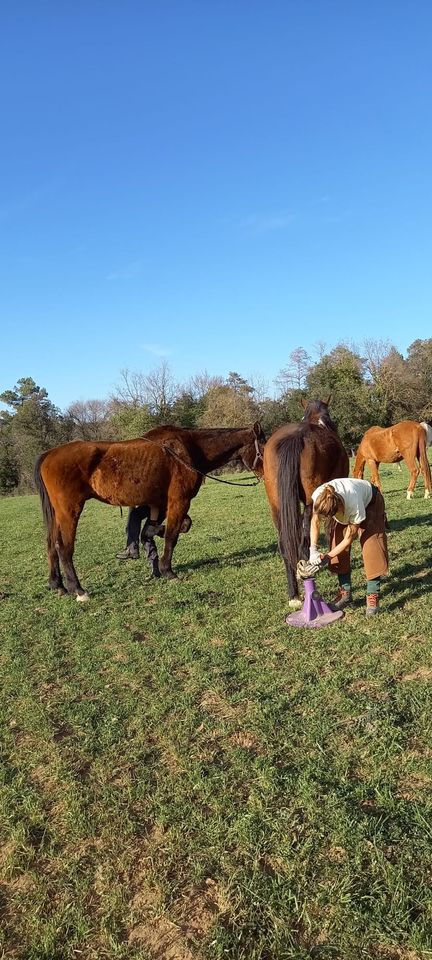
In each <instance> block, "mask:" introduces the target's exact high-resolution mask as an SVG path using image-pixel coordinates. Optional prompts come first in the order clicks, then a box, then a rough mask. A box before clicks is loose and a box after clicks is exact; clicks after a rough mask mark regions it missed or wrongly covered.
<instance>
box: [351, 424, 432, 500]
mask: <svg viewBox="0 0 432 960" xmlns="http://www.w3.org/2000/svg"><path fill="white" fill-rule="evenodd" d="M430 446H432V421H431V420H424V421H423V422H422V423H416V421H415V420H402V421H401V423H396V424H395V425H394V427H371V428H370V430H366V433H365V435H364V437H363V439H362V441H361V443H360V446H359V448H358V451H357V456H356V461H355V464H354V473H353V475H354V477H357V478H359V479H362V478H363V474H364V468H365V465H366V464H367V465H368V467H369V468H370V471H371V483H374V484H375V486H377V487H379V489H380V490H381V482H380V478H379V472H378V468H379V465H380V463H400V461H401V460H404V461H405V463H406V465H407V467H408V470H409V472H410V482H409V486H408V490H407V500H411V499H412V497H413V491H414V488H415V485H416V483H417V478H418V475H419V473H420V472H421V473H423V478H424V484H425V500H428V499H429V497H430V495H431V492H432V482H431V468H430V465H429V461H428V457H427V448H428V447H430Z"/></svg>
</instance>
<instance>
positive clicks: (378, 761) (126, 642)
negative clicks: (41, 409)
mask: <svg viewBox="0 0 432 960" xmlns="http://www.w3.org/2000/svg"><path fill="white" fill-rule="evenodd" d="M382 477H383V481H384V486H385V491H386V502H387V509H388V513H389V515H390V518H391V520H392V526H393V530H392V532H391V534H390V537H389V547H390V558H391V578H389V580H388V581H387V582H386V584H385V586H384V589H383V594H382V614H381V615H380V617H379V618H377V619H376V620H373V621H372V620H366V619H365V616H364V583H363V575H362V568H361V562H360V556H359V550H358V546H356V547H355V549H354V556H355V565H354V567H355V569H354V585H355V588H356V596H357V598H358V604H357V605H356V606H355V607H354V609H352V610H351V611H350V612H349V613H348V614H347V616H346V618H345V619H344V620H343V621H342V622H341V623H340V624H337V625H335V626H333V627H330V628H326V629H324V630H321V631H307V630H294V629H292V628H288V627H287V626H286V625H285V624H284V615H285V613H286V611H287V603H286V588H285V578H284V572H283V564H282V561H281V559H280V558H279V556H278V554H277V551H276V547H275V533H274V530H273V527H272V524H271V521H270V518H269V511H268V507H267V503H266V501H265V493H264V489H263V487H262V486H260V487H258V488H256V489H245V490H240V489H239V488H236V487H234V488H229V487H224V486H221V485H219V484H216V483H211V482H208V483H206V484H205V486H204V487H203V489H202V491H201V492H200V494H199V495H198V497H197V499H196V500H195V501H194V502H193V504H192V508H191V516H192V518H193V521H194V525H193V528H192V531H191V532H190V534H188V535H187V536H183V537H181V538H180V541H179V544H178V547H177V550H176V554H175V557H174V561H175V563H174V565H175V567H176V569H177V571H178V573H179V574H180V576H181V580H180V581H178V582H158V581H154V580H150V578H149V575H148V572H147V567H146V564H145V561H144V560H140V561H137V562H134V563H132V562H130V563H125V564H123V565H122V564H121V563H119V562H118V561H116V559H115V552H116V550H118V549H119V548H120V547H121V546H122V544H123V528H124V523H125V519H124V517H123V519H121V517H120V514H119V511H118V510H114V509H112V508H108V507H105V506H103V505H101V504H97V503H91V504H89V505H87V507H86V510H85V512H84V515H83V517H82V520H81V522H80V526H79V530H78V542H77V550H76V565H77V569H78V573H79V576H80V578H81V580H82V582H83V584H84V585H85V587H87V588H88V590H89V592H90V593H91V602H90V603H89V604H87V605H84V604H82V605H81V604H78V603H77V602H76V601H75V600H74V599H72V598H69V597H66V598H58V597H57V596H54V595H52V594H50V593H49V592H48V591H47V589H46V587H45V584H46V580H47V564H46V554H45V545H44V534H43V529H42V522H41V518H40V509H39V503H38V500H37V499H36V497H23V498H20V499H8V500H3V501H1V502H0V547H1V575H0V596H1V600H0V618H1V620H0V628H1V647H0V658H1V663H0V669H1V677H2V686H3V696H2V700H1V708H0V710H1V715H0V716H1V724H2V741H1V750H2V765H1V774H0V777H1V807H0V810H1V813H0V817H1V846H0V872H1V876H2V880H1V908H2V923H1V933H0V956H1V957H4V958H25V960H42V958H44V960H69V958H80V957H81V958H85V960H108V958H109V960H114V958H126V957H127V958H128V960H135V958H144V960H192V958H194V960H196V958H207V960H222V958H232V960H288V958H295V960H303V958H314V960H327V958H332V960H333V958H341V960H351V958H352V960H354V958H356V960H357V958H364V960H369V958H379V960H417V958H420V957H421V958H428V957H429V958H430V957H432V898H431V887H432V793H431V785H432V742H431V717H432V709H431V706H432V704H431V695H430V681H431V678H432V651H431V643H430V640H431V628H430V615H431V603H430V588H431V569H430V557H431V523H430V519H431V501H424V500H423V499H422V496H423V484H422V482H421V481H419V484H418V486H417V491H416V495H415V499H414V500H413V501H411V502H407V501H406V500H405V494H404V490H405V489H406V473H405V472H404V473H402V474H400V473H398V472H397V471H396V469H395V468H393V467H388V468H387V469H386V468H383V469H382ZM319 584H320V588H321V590H322V592H323V594H324V595H325V596H327V597H330V596H331V593H332V590H333V589H334V581H333V580H332V579H331V578H330V575H329V574H327V573H324V574H322V575H321V577H320V580H319ZM1 950H3V952H1Z"/></svg>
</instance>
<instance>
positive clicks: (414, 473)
mask: <svg viewBox="0 0 432 960" xmlns="http://www.w3.org/2000/svg"><path fill="white" fill-rule="evenodd" d="M404 460H405V463H406V465H407V467H408V470H409V472H410V475H411V479H410V482H409V484H408V490H407V496H406V498H407V500H412V498H413V493H414V487H415V485H416V483H417V477H418V475H419V473H420V467H419V466H418V465H417V460H416V458H415V456H412V455H411V454H407V455H406V456H405V457H404Z"/></svg>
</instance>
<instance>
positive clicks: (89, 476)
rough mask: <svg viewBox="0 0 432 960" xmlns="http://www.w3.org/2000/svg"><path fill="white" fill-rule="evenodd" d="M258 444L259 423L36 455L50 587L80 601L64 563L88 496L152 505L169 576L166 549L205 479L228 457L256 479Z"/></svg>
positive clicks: (179, 430)
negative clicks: (160, 520)
mask: <svg viewBox="0 0 432 960" xmlns="http://www.w3.org/2000/svg"><path fill="white" fill-rule="evenodd" d="M264 443H265V436H264V433H263V431H262V429H261V426H260V424H259V423H255V424H254V426H253V427H249V428H244V429H243V428H242V429H238V430H237V429H213V430H188V429H185V428H183V427H174V426H164V427H154V429H152V430H149V431H148V433H146V434H145V435H144V437H141V438H139V439H136V440H123V441H120V442H118V443H110V442H109V441H108V442H99V441H95V442H92V441H86V440H75V441H73V442H72V443H66V444H63V445H62V446H60V447H55V448H54V449H52V450H48V452H47V453H43V454H42V456H41V457H39V460H38V462H37V464H36V467H35V481H36V487H37V489H38V491H39V494H40V498H41V501H42V512H43V516H44V520H45V524H46V528H47V546H48V558H49V564H50V579H49V586H50V588H51V589H52V590H57V591H58V592H59V593H66V592H67V593H72V594H75V595H76V598H77V600H87V599H88V594H87V593H86V592H85V590H83V587H82V586H81V584H80V582H79V580H78V577H77V574H76V571H75V567H74V565H73V559H72V558H73V552H74V545H75V534H76V529H77V524H78V520H79V518H80V515H81V511H82V509H83V506H84V504H85V502H86V500H91V499H94V500H101V501H102V502H103V503H110V504H113V505H116V506H123V507H134V506H137V505H141V504H146V505H148V506H149V507H155V508H156V507H157V509H158V511H159V516H162V517H164V518H165V517H166V529H165V542H164V551H163V556H162V558H161V561H160V563H159V569H160V573H161V576H162V577H167V578H169V579H170V578H173V577H175V573H174V571H173V570H172V567H171V560H172V555H173V550H174V547H175V545H176V543H177V539H178V535H179V532H180V528H181V526H182V523H183V520H184V519H185V517H186V514H187V513H188V510H189V504H190V502H191V500H192V498H193V497H195V496H196V495H197V493H198V490H199V488H200V486H201V484H202V482H203V479H204V477H205V475H206V474H208V473H210V472H211V471H213V470H216V469H217V468H218V467H221V466H223V465H224V464H226V463H228V461H229V460H231V459H232V458H233V457H235V456H238V457H239V458H240V459H241V460H242V461H243V463H244V465H245V466H246V467H247V469H252V470H254V472H255V474H256V475H257V476H258V475H262V458H263V445H264ZM60 563H61V565H62V567H63V573H64V577H65V583H66V589H65V588H64V585H63V580H62V575H61V571H60Z"/></svg>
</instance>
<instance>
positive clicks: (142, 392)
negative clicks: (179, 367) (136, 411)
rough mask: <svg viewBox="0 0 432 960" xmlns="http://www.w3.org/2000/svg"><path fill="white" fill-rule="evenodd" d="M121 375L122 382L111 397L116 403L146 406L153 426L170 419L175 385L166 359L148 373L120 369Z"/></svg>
mask: <svg viewBox="0 0 432 960" xmlns="http://www.w3.org/2000/svg"><path fill="white" fill-rule="evenodd" d="M121 377H122V383H120V385H119V386H118V387H117V391H116V394H115V395H114V397H113V399H114V400H115V401H117V403H123V404H125V405H126V406H129V407H135V408H139V407H147V409H148V410H149V411H150V413H151V415H152V418H153V425H154V426H156V425H157V424H163V423H170V422H171V421H172V416H171V408H172V404H173V403H174V400H175V397H176V393H177V385H176V383H175V381H174V379H173V377H172V374H171V371H170V368H169V366H168V363H167V362H166V360H163V361H162V363H161V364H160V366H159V367H156V368H155V369H154V370H150V372H149V373H139V372H137V371H130V370H122V371H121Z"/></svg>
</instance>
